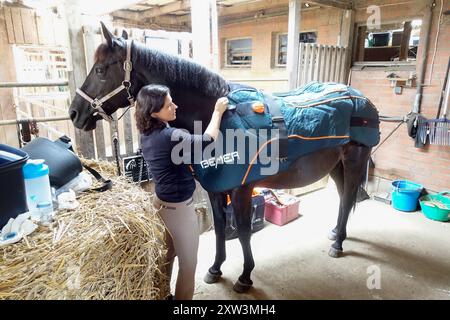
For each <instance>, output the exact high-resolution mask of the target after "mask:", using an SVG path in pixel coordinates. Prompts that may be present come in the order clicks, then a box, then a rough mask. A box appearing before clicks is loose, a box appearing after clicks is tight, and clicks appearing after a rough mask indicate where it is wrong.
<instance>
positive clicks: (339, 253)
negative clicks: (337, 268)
mask: <svg viewBox="0 0 450 320" xmlns="http://www.w3.org/2000/svg"><path fill="white" fill-rule="evenodd" d="M328 255H329V256H330V257H332V258H339V257H340V256H342V250H338V249H335V248H333V247H331V248H330V251H328Z"/></svg>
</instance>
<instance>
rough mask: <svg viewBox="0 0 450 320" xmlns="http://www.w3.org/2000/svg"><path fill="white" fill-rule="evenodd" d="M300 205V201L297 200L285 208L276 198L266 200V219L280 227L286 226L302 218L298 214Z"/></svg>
mask: <svg viewBox="0 0 450 320" xmlns="http://www.w3.org/2000/svg"><path fill="white" fill-rule="evenodd" d="M299 203H300V200H299V199H296V200H295V202H292V203H290V204H289V205H287V206H284V205H280V204H279V203H278V202H276V201H275V200H274V198H269V199H267V200H266V206H265V209H264V217H265V218H266V220H267V221H269V222H272V223H274V224H277V225H279V226H282V225H285V224H286V223H288V222H290V221H292V220H294V219H296V218H298V217H299V216H300V215H299V213H298V208H299Z"/></svg>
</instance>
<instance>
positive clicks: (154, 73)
mask: <svg viewBox="0 0 450 320" xmlns="http://www.w3.org/2000/svg"><path fill="white" fill-rule="evenodd" d="M102 32H103V35H104V38H105V39H106V43H102V44H101V45H99V47H98V48H97V50H96V53H95V63H94V65H93V67H92V69H91V70H90V72H89V74H88V76H87V78H86V80H85V81H84V83H83V85H82V86H81V88H80V89H79V90H77V93H78V94H77V95H75V97H74V99H73V100H72V102H71V105H70V108H69V115H70V118H71V120H72V122H73V124H74V126H75V127H76V128H79V129H82V130H85V131H89V130H93V129H95V128H96V122H97V121H98V120H101V119H106V120H111V114H113V113H114V112H115V111H116V110H118V109H119V108H123V107H126V106H128V105H129V104H132V103H133V97H136V96H137V93H138V92H139V90H140V89H141V88H142V87H143V86H144V85H148V84H163V85H166V86H168V87H169V88H170V90H171V96H172V98H173V101H174V102H175V103H176V104H177V105H178V107H179V111H181V112H178V116H177V119H176V120H175V121H174V122H173V126H174V127H177V128H184V129H187V130H188V131H189V132H191V133H192V132H193V129H194V125H193V123H194V121H201V122H202V123H208V122H209V120H210V117H211V114H212V113H213V110H214V105H215V102H216V100H217V99H218V98H219V97H222V96H226V95H227V94H228V93H229V86H228V84H229V83H228V82H227V81H226V80H225V79H224V78H223V77H222V76H220V75H219V74H217V73H215V72H213V71H211V70H209V69H208V68H205V67H203V66H201V65H200V64H197V63H195V62H193V61H190V60H188V59H184V58H181V57H178V56H174V55H170V54H166V53H163V52H160V51H158V50H154V49H152V48H150V47H147V46H144V45H141V44H139V43H135V42H133V41H130V40H128V35H127V33H126V32H125V31H124V32H123V34H122V36H120V37H116V36H114V35H113V34H112V33H111V32H110V31H109V30H108V29H107V28H106V27H105V25H104V24H103V23H102ZM124 79H125V80H124ZM91 97H95V98H91ZM370 152H371V147H368V146H365V145H362V144H360V143H357V142H355V141H349V142H348V143H345V144H343V145H339V146H336V147H332V148H325V149H321V150H319V151H316V152H313V153H311V154H307V155H305V156H302V157H300V158H298V159H296V160H295V161H293V163H292V164H291V165H290V167H289V169H288V170H286V171H282V172H279V173H276V174H274V175H269V176H266V177H264V178H262V179H261V180H259V181H255V182H250V183H248V184H246V185H241V186H239V187H236V188H233V189H231V190H228V191H227V192H208V196H209V198H210V201H211V206H212V210H213V220H214V230H215V236H216V253H215V259H214V263H213V264H212V266H211V267H210V268H209V269H208V271H207V273H206V276H205V277H204V281H205V282H206V283H209V284H210V283H215V282H217V281H218V280H219V279H220V277H221V276H222V271H221V265H222V263H223V262H224V261H225V259H226V250H225V241H226V239H225V226H226V216H225V212H224V208H225V206H226V204H227V195H230V197H231V199H232V207H233V211H234V213H235V218H236V225H237V230H238V238H239V241H240V244H241V246H242V250H243V256H244V265H243V271H242V274H241V275H240V276H239V278H238V279H237V281H236V282H235V284H234V286H233V289H234V290H235V291H236V292H238V293H243V292H246V291H248V290H249V289H250V288H251V287H252V285H253V281H252V280H251V273H252V271H253V269H254V267H255V262H254V259H253V255H252V248H251V244H250V239H251V233H252V232H251V197H252V190H253V188H254V187H265V188H274V189H289V188H299V187H304V186H307V185H309V184H312V183H314V182H316V181H318V180H320V179H322V178H323V177H325V176H326V175H328V174H330V176H331V178H332V179H333V180H334V181H335V183H336V187H337V192H338V194H339V198H340V203H339V209H338V219H337V223H336V226H335V227H334V228H333V229H332V230H331V231H330V232H329V234H328V238H329V239H330V240H332V241H333V243H332V244H331V247H330V249H329V252H328V254H329V256H330V257H333V258H338V257H340V256H342V254H343V242H344V240H345V239H346V237H347V232H346V226H347V220H348V218H349V214H350V212H351V210H352V208H353V209H354V206H355V204H356V194H357V190H358V188H359V187H360V186H361V185H362V182H363V178H364V175H365V169H366V165H367V163H368V160H369V157H370Z"/></svg>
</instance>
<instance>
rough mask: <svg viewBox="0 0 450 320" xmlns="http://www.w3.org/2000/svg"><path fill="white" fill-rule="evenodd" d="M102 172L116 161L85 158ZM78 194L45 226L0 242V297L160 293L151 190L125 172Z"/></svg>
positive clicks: (109, 172) (159, 230)
mask: <svg viewBox="0 0 450 320" xmlns="http://www.w3.org/2000/svg"><path fill="white" fill-rule="evenodd" d="M89 165H91V166H92V167H96V169H97V170H99V171H100V172H101V173H102V174H103V175H104V176H106V177H113V176H114V166H113V165H112V164H110V163H107V162H90V163H89ZM113 183H114V186H113V189H112V190H109V191H106V192H103V193H88V194H83V195H81V196H80V197H79V198H78V201H79V202H80V206H79V207H78V208H77V209H76V210H72V211H58V213H57V215H56V217H55V222H54V223H53V225H52V226H50V227H45V226H39V228H38V229H37V230H36V231H35V232H34V233H32V234H31V235H29V236H28V237H27V238H24V239H23V240H22V241H21V242H18V243H16V244H13V245H9V246H6V247H2V248H0V299H162V298H164V297H165V296H166V295H167V292H166V291H167V281H166V279H165V278H164V276H163V275H162V274H161V272H160V270H159V269H160V266H161V265H162V261H163V260H162V259H163V257H164V254H165V253H166V251H165V247H164V245H163V240H162V239H163V230H164V228H163V225H162V223H161V221H160V220H159V218H158V216H157V215H156V214H155V210H154V209H153V207H152V206H151V205H150V203H151V199H150V197H151V195H150V194H149V193H147V192H145V191H143V190H142V189H141V188H140V187H139V186H136V185H132V184H130V183H129V182H127V181H126V180H125V179H124V178H118V177H114V178H113Z"/></svg>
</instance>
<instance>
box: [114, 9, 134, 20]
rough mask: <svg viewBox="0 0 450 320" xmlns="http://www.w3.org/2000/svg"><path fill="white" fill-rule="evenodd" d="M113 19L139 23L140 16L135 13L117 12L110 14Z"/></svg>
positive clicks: (127, 11) (128, 11) (129, 11)
mask: <svg viewBox="0 0 450 320" xmlns="http://www.w3.org/2000/svg"><path fill="white" fill-rule="evenodd" d="M111 16H113V17H114V18H119V19H125V20H131V21H134V22H136V21H141V18H140V15H139V13H138V12H136V11H131V10H118V11H114V12H112V13H111Z"/></svg>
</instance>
